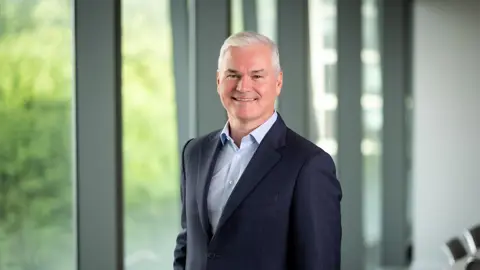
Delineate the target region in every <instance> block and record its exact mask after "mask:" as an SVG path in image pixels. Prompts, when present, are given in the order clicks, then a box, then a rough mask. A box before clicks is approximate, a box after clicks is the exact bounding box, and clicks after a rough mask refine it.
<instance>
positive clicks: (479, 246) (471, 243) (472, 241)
mask: <svg viewBox="0 0 480 270" xmlns="http://www.w3.org/2000/svg"><path fill="white" fill-rule="evenodd" d="M463 237H464V238H465V241H466V242H467V245H468V249H469V251H470V254H475V253H477V251H478V250H480V225H477V226H475V227H472V228H470V229H469V230H466V231H465V232H464V234H463Z"/></svg>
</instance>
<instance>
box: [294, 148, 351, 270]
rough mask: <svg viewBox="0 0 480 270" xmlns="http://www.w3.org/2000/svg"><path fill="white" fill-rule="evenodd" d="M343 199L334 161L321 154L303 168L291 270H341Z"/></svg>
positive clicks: (297, 189)
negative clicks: (341, 202)
mask: <svg viewBox="0 0 480 270" xmlns="http://www.w3.org/2000/svg"><path fill="white" fill-rule="evenodd" d="M341 199H342V190H341V186H340V183H339V181H338V180H337V177H336V169H335V164H334V162H333V160H332V158H331V157H330V155H329V154H327V153H325V152H323V151H322V152H317V153H316V154H315V155H314V156H312V157H310V158H309V159H308V160H307V161H306V162H305V164H304V165H303V167H302V169H301V171H300V173H299V176H298V178H297V182H296V186H295V190H294V196H293V202H292V209H291V210H292V212H291V220H290V222H291V228H292V230H291V231H290V238H289V239H290V244H291V245H290V247H291V248H292V249H291V253H290V256H292V257H290V258H289V264H290V265H291V269H296V270H339V269H340V250H341V238H342V225H341V211H340V201H341Z"/></svg>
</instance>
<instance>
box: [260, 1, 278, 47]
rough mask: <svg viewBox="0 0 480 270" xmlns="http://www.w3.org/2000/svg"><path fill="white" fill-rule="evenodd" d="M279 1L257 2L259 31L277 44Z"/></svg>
mask: <svg viewBox="0 0 480 270" xmlns="http://www.w3.org/2000/svg"><path fill="white" fill-rule="evenodd" d="M277 1H278V0H256V4H257V23H258V29H257V31H258V32H259V33H260V34H262V35H265V36H267V37H269V38H270V39H271V40H273V41H275V42H277Z"/></svg>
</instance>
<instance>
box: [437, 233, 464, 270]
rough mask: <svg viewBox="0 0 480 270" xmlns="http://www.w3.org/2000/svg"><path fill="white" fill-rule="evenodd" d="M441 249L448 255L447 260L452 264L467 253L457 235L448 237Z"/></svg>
mask: <svg viewBox="0 0 480 270" xmlns="http://www.w3.org/2000/svg"><path fill="white" fill-rule="evenodd" d="M442 250H443V251H444V252H445V254H446V255H447V257H448V262H449V263H450V265H451V266H453V265H454V264H455V263H456V262H457V261H459V260H461V259H463V258H465V256H467V255H468V252H467V250H466V249H465V247H464V246H463V244H462V242H461V241H460V239H459V238H458V237H455V238H452V239H450V240H449V241H448V242H446V243H445V244H444V245H443V246H442Z"/></svg>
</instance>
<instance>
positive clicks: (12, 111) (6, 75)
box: [0, 0, 76, 270]
mask: <svg viewBox="0 0 480 270" xmlns="http://www.w3.org/2000/svg"><path fill="white" fill-rule="evenodd" d="M72 6H73V4H72V2H71V1H69V0H42V1H40V0H29V1H16V0H3V1H1V7H0V74H1V75H0V269H8V270H24V269H49V270H68V269H75V267H76V261H75V239H76V236H75V234H74V229H73V228H74V222H73V215H74V213H73V209H74V208H73V200H74V198H73V194H74V192H73V186H74V178H73V177H72V176H73V169H74V167H73V166H72V165H73V164H74V160H73V157H74V154H73V152H72V151H73V145H74V142H73V134H74V130H73V121H72V120H73V119H74V117H73V110H72V94H73V85H74V83H73V59H72V58H73V53H72V51H73V46H72V44H73V36H72V29H73V27H72V21H73V19H72V14H73V12H72Z"/></svg>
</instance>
